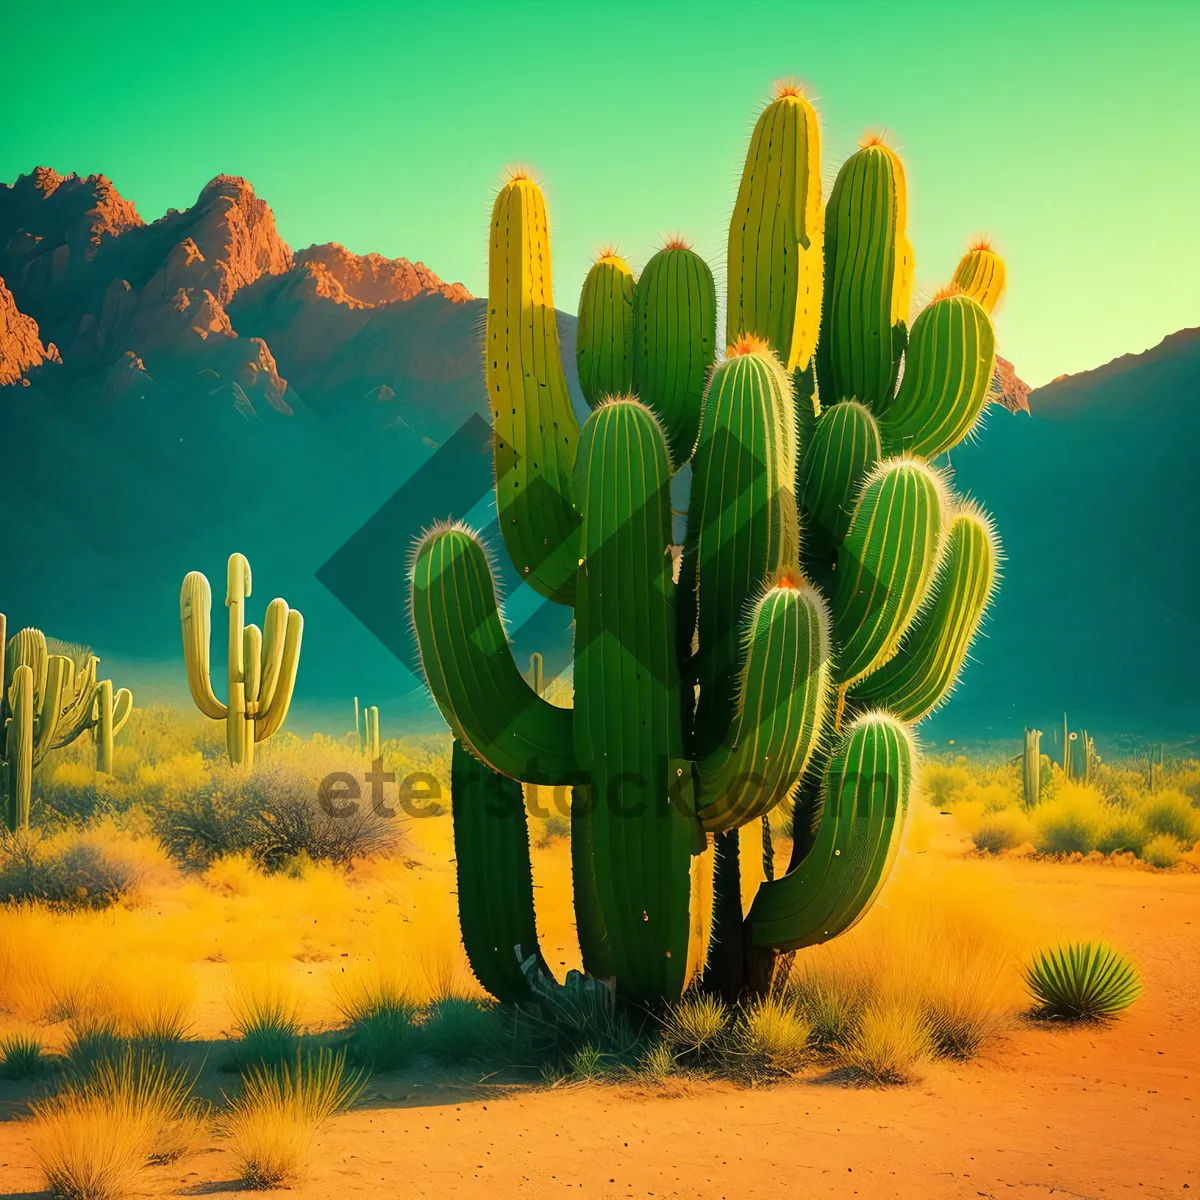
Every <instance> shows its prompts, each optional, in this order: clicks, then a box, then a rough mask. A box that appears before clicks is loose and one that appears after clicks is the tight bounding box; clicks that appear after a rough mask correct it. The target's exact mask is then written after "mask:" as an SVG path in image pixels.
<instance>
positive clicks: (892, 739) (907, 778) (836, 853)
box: [747, 713, 915, 951]
mask: <svg viewBox="0 0 1200 1200" xmlns="http://www.w3.org/2000/svg"><path fill="white" fill-rule="evenodd" d="M914 753H915V752H914V749H913V744H912V736H911V734H909V732H908V729H907V728H906V727H905V726H904V725H903V724H901V723H900V722H899V721H896V720H895V719H894V718H892V717H889V716H888V715H887V714H884V713H866V714H864V715H863V716H861V717H859V718H858V719H857V720H855V721H854V722H853V723H852V724H851V725H849V726H848V728H847V729H846V732H845V734H844V735H843V737H842V738H841V739H840V741H839V743H838V745H837V747H836V748H835V750H834V752H833V755H832V757H831V759H830V763H829V766H828V768H827V769H826V773H825V778H824V783H823V788H822V795H823V803H822V806H821V809H820V812H819V814H818V816H817V827H816V839H815V841H814V843H813V846H812V849H811V850H810V851H809V853H808V854H807V855H806V856H805V857H804V859H803V860H802V861H801V863H800V864H799V865H798V866H797V867H795V868H794V869H793V870H791V871H789V872H788V873H787V874H786V875H785V876H783V877H782V878H781V879H776V880H771V881H768V882H766V883H764V884H763V885H762V887H761V888H760V889H759V891H758V895H757V896H756V897H755V899H754V903H753V905H752V906H751V909H750V915H749V917H748V918H747V925H748V929H749V934H750V938H751V940H752V941H753V943H754V944H755V945H756V946H759V947H764V948H770V949H773V950H777V951H787V950H798V949H801V948H803V947H805V946H815V945H819V944H820V943H822V942H825V941H828V940H829V939H830V938H833V937H836V936H837V935H838V934H839V933H842V932H844V931H845V930H846V929H848V928H849V927H850V926H851V925H852V924H853V923H854V922H855V921H856V920H858V918H859V917H860V916H861V915H862V914H863V913H864V912H865V911H866V910H867V909H868V908H869V907H870V904H871V903H872V901H873V900H874V898H875V896H876V894H877V892H878V890H879V888H880V886H881V885H882V883H883V881H884V880H885V879H886V877H887V874H888V871H889V870H890V867H891V863H892V860H893V858H894V857H895V853H896V850H897V848H898V845H899V837H900V833H901V830H902V827H903V820H904V811H905V806H906V804H907V797H908V790H909V787H910V784H911V780H912V772H913V758H914Z"/></svg>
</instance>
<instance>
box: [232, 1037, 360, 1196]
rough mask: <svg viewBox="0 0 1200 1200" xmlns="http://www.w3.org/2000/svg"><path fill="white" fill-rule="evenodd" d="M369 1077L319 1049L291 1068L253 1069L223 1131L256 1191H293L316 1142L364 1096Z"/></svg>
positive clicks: (299, 1058)
mask: <svg viewBox="0 0 1200 1200" xmlns="http://www.w3.org/2000/svg"><path fill="white" fill-rule="evenodd" d="M364 1086H365V1076H364V1075H363V1074H362V1073H361V1072H358V1071H350V1072H348V1071H347V1070H346V1059H345V1053H344V1052H341V1053H338V1054H331V1053H330V1052H329V1051H328V1050H319V1051H317V1052H316V1053H314V1054H307V1055H298V1056H297V1057H296V1059H295V1060H294V1061H293V1062H291V1063H285V1064H278V1065H275V1066H271V1067H268V1066H262V1065H260V1066H254V1067H250V1068H249V1069H248V1070H247V1071H246V1072H245V1074H244V1075H243V1076H242V1086H241V1089H240V1090H239V1091H238V1093H237V1095H236V1096H234V1098H233V1099H232V1101H231V1102H230V1105H229V1108H228V1110H227V1112H226V1113H225V1114H224V1115H223V1116H222V1117H221V1119H220V1129H221V1131H222V1132H223V1133H224V1135H225V1136H226V1138H227V1139H228V1141H229V1148H230V1150H231V1151H232V1153H233V1155H234V1158H235V1159H236V1160H237V1162H238V1165H239V1167H240V1168H241V1172H242V1181H243V1182H244V1183H245V1185H246V1186H247V1187H251V1188H277V1187H288V1186H291V1185H292V1184H294V1183H297V1182H299V1181H300V1180H301V1179H302V1178H303V1176H304V1174H305V1170H306V1168H307V1166H308V1159H309V1155H310V1153H311V1150H312V1143H313V1138H314V1136H315V1135H316V1132H317V1130H318V1129H319V1128H320V1127H321V1125H322V1124H324V1122H325V1121H327V1120H328V1119H329V1118H330V1117H331V1116H333V1115H334V1113H336V1112H338V1111H340V1110H341V1109H343V1108H347V1107H349V1106H350V1105H351V1104H353V1103H354V1101H355V1100H356V1099H357V1098H358V1096H359V1095H360V1094H361V1093H362V1089H363V1087H364Z"/></svg>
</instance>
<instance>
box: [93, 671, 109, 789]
mask: <svg viewBox="0 0 1200 1200" xmlns="http://www.w3.org/2000/svg"><path fill="white" fill-rule="evenodd" d="M94 704H95V710H96V770H97V772H99V773H100V774H102V775H111V774H112V757H113V690H112V680H110V679H103V680H101V681H100V683H98V684H97V685H96V696H95V701H94Z"/></svg>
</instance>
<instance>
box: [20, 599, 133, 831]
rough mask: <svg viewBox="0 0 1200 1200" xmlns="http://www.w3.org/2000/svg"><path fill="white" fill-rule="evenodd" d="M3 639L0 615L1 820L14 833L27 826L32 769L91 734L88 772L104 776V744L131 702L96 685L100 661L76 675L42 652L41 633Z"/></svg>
mask: <svg viewBox="0 0 1200 1200" xmlns="http://www.w3.org/2000/svg"><path fill="white" fill-rule="evenodd" d="M6 635H7V621H6V619H5V616H4V614H3V613H0V647H3V648H4V664H3V690H2V692H0V730H3V741H2V743H0V748H2V752H3V757H2V758H0V767H2V768H3V774H2V776H0V779H2V784H3V790H2V796H3V798H4V799H5V801H6V805H5V819H6V821H7V824H8V827H9V829H11V830H13V831H14V832H15V831H16V830H18V829H25V828H27V827H28V825H29V808H30V802H31V800H32V795H33V770H34V768H35V767H36V766H37V765H38V764H39V763H40V762H41V761H42V759H44V758H45V757H46V755H47V754H48V753H49V752H50V751H51V750H59V749H61V748H62V747H64V746H68V745H70V744H71V743H72V742H73V741H75V739H76V738H78V737H79V736H80V735H81V734H82V733H84V732H85V731H86V730H88V729H94V730H95V737H96V769H97V771H103V772H105V773H109V774H111V772H112V739H113V737H114V735H115V734H117V733H119V732H120V731H121V727H122V726H123V725H124V724H125V722H126V720H128V718H129V714H130V712H131V711H132V710H133V696H132V695H131V694H130V692H129V691H128V689H126V688H122V689H121V690H120V691H119V692H117V693H116V696H115V697H114V695H113V690H112V683H111V682H110V681H109V680H103V681H102V682H101V683H99V684H97V682H96V669H97V666H98V665H99V661H100V660H99V659H98V658H96V657H95V655H92V654H84V655H83V656H82V663H81V665H80V666H79V667H78V669H77V667H76V663H75V659H74V658H73V657H71V656H70V655H68V654H51V653H50V651H49V649H48V647H47V645H46V638H45V635H44V634H43V633H42V632H41V630H38V629H22V630H19V631H18V632H17V633H15V634H14V635H13V636H12V638H11V639H8V638H7V636H6Z"/></svg>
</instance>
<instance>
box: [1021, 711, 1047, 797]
mask: <svg viewBox="0 0 1200 1200" xmlns="http://www.w3.org/2000/svg"><path fill="white" fill-rule="evenodd" d="M1021 783H1022V786H1023V790H1024V799H1025V807H1026V808H1033V807H1034V805H1036V804H1037V803H1038V801H1039V800H1040V799H1041V798H1042V731H1041V730H1040V729H1028V728H1027V729H1026V730H1025V749H1024V753H1023V755H1022V760H1021Z"/></svg>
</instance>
